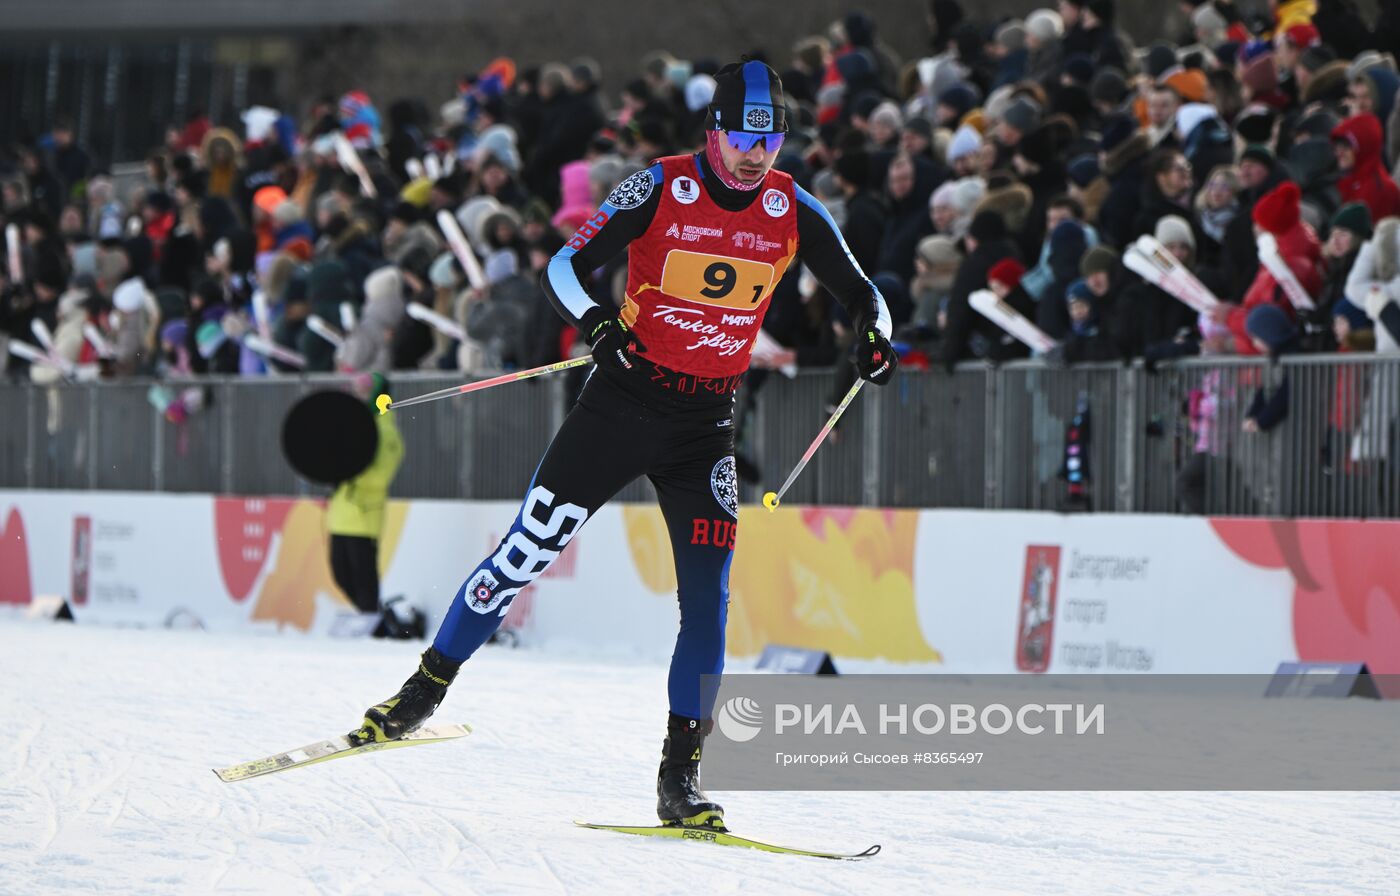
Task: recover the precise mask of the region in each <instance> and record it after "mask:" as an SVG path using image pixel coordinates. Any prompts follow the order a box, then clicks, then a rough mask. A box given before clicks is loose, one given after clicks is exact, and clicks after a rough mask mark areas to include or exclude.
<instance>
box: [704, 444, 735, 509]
mask: <svg viewBox="0 0 1400 896" xmlns="http://www.w3.org/2000/svg"><path fill="white" fill-rule="evenodd" d="M710 491H711V492H712V493H713V494H714V496H715V500H716V501H718V502H719V506H720V507H723V508H724V510H725V512H726V513H728V514H729V515H730V516H732V517H734V518H735V519H738V518H739V482H738V480H737V479H736V478H735V476H734V457H733V456H732V455H731V456H729V457H721V458H720V459H719V463H717V464H715V468H714V469H713V470H711V471H710Z"/></svg>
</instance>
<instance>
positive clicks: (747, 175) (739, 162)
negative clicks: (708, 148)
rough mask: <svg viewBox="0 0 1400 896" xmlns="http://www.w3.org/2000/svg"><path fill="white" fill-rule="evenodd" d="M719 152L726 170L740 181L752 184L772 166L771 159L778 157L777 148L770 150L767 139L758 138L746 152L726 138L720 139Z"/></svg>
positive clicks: (760, 178) (765, 174)
mask: <svg viewBox="0 0 1400 896" xmlns="http://www.w3.org/2000/svg"><path fill="white" fill-rule="evenodd" d="M719 154H720V158H721V159H723V160H724V167H725V170H726V171H728V172H729V173H730V174H731V175H733V176H734V177H735V178H736V179H737V180H738V181H739V182H740V183H744V184H754V183H758V182H759V181H760V180H762V179H763V178H764V177H766V176H767V174H768V169H770V168H772V167H773V160H774V159H776V158H777V157H778V149H777V148H774V149H772V150H770V149H768V148H767V141H764V140H759V141H758V142H757V143H755V144H754V145H753V147H752V148H750V149H749V151H748V152H741V151H740V150H738V149H735V148H734V147H733V146H732V145H730V143H729V141H728V140H720V141H719Z"/></svg>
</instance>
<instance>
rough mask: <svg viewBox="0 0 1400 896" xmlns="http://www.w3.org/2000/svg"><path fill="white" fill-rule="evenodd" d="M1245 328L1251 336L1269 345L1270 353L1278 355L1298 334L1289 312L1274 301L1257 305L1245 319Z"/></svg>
mask: <svg viewBox="0 0 1400 896" xmlns="http://www.w3.org/2000/svg"><path fill="white" fill-rule="evenodd" d="M1244 328H1245V331H1246V332H1247V333H1249V335H1250V336H1253V337H1254V338H1255V339H1258V340H1259V341H1260V342H1263V343H1264V344H1265V345H1267V346H1268V347H1269V354H1270V355H1273V356H1275V357H1277V356H1278V355H1279V354H1280V353H1282V352H1283V350H1284V349H1285V348H1287V347H1288V344H1289V343H1290V342H1292V341H1293V340H1294V338H1295V337H1296V336H1297V335H1298V333H1297V331H1296V330H1294V329H1293V322H1292V321H1291V320H1289V319H1288V314H1287V313H1286V312H1285V311H1284V310H1283V309H1282V308H1280V307H1279V306H1277V305H1274V304H1272V303H1268V304H1264V305H1256V306H1255V307H1254V310H1252V311H1250V312H1249V315H1248V316H1247V317H1246V318H1245V319H1244Z"/></svg>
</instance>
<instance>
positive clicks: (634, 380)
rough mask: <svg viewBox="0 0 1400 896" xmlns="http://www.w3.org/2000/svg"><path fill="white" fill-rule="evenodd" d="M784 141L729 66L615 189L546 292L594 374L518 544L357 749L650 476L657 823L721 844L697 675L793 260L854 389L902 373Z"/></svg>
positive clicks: (779, 114)
mask: <svg viewBox="0 0 1400 896" xmlns="http://www.w3.org/2000/svg"><path fill="white" fill-rule="evenodd" d="M786 131H787V111H786V108H785V107H784V105H783V94H782V83H781V81H779V79H778V75H777V73H776V72H774V71H773V70H772V69H771V68H769V67H768V66H767V65H765V64H763V63H761V62H757V61H746V62H742V63H734V64H730V65H727V66H725V67H724V68H723V69H721V70H720V72H719V73H718V74H716V75H715V93H714V97H713V101H712V103H711V105H710V107H709V110H708V116H707V120H706V141H705V148H704V149H703V150H702V151H700V152H697V153H694V154H692V155H680V156H669V157H665V158H661V159H658V160H656V161H655V162H654V163H653V164H652V165H651V166H650V167H649V168H646V169H644V170H641V171H638V172H636V173H635V174H633V175H631V176H630V177H628V178H627V179H625V180H624V181H622V183H621V184H619V185H618V186H617V188H616V189H614V190H613V191H612V193H611V194H610V195H609V196H608V198H607V200H606V201H605V202H604V203H603V205H602V207H601V208H600V209H598V211H597V212H596V213H595V214H594V215H593V216H592V217H590V218H589V219H588V220H587V221H586V222H585V223H584V224H583V226H581V227H580V228H579V229H578V232H577V233H575V235H574V236H573V238H572V239H570V240H569V241H568V243H567V244H566V245H565V246H564V248H562V249H560V250H559V252H558V254H556V255H555V256H554V258H553V259H552V260H551V261H550V263H549V266H548V267H547V269H546V270H545V273H544V276H543V282H544V287H545V291H546V293H547V294H548V295H549V298H550V301H551V302H552V304H553V305H554V306H555V309H556V310H557V311H558V312H559V313H560V314H561V315H562V316H563V317H564V319H565V320H567V321H569V322H570V323H572V324H573V325H574V326H575V327H577V328H578V329H579V331H580V332H581V333H582V334H583V335H584V337H585V338H586V339H587V341H588V344H589V345H590V347H591V349H592V354H593V359H594V361H595V369H594V370H593V372H592V375H591V376H590V378H589V380H588V382H587V384H586V386H585V387H584V390H583V393H582V395H581V396H580V398H579V401H578V405H577V406H576V407H575V408H574V409H573V410H572V411H571V412H570V413H569V415H568V417H567V418H566V419H565V421H564V423H563V425H562V426H561V427H560V429H559V432H558V433H557V434H556V435H555V437H554V441H553V442H552V443H551V444H550V446H549V448H548V450H547V451H546V452H545V455H544V459H543V460H542V461H541V462H540V465H539V468H538V470H537V471H536V473H535V478H534V481H533V482H531V483H530V487H529V489H528V492H527V494H526V496H525V502H524V504H523V506H522V507H521V509H520V512H519V514H518V515H517V516H516V518H515V522H514V524H513V525H512V526H511V528H510V532H509V533H508V534H507V535H506V536H505V538H503V539H502V540H501V543H500V546H499V547H498V548H497V550H496V552H495V553H494V554H492V555H491V556H490V557H488V558H487V559H486V560H484V561H483V562H482V563H481V564H480V565H479V566H477V568H476V569H475V570H474V571H473V572H472V573H471V575H469V576H468V577H467V579H466V581H465V582H464V583H463V584H462V587H461V589H460V590H459V591H458V592H457V596H456V598H455V599H454V600H453V601H452V606H451V608H450V609H449V610H448V612H447V617H446V618H445V619H444V620H443V623H442V627H441V628H440V629H439V630H438V633H437V636H436V638H435V639H434V641H433V645H432V647H430V648H429V649H428V650H427V651H425V652H424V654H423V657H422V662H421V663H420V664H419V667H418V671H417V672H415V673H414V674H413V676H412V677H410V678H409V679H408V681H406V682H405V683H404V685H403V688H402V689H401V690H400V691H399V692H398V693H397V694H396V695H394V696H393V697H391V698H390V699H388V700H386V701H384V702H383V703H380V704H378V705H377V706H374V707H372V708H370V709H369V710H368V711H366V713H365V717H364V722H363V726H362V727H361V728H359V729H358V730H357V731H355V732H352V734H351V740H352V741H353V742H355V743H367V742H370V741H387V740H393V739H395V738H398V737H401V736H403V735H405V734H407V733H409V732H411V731H413V730H414V729H416V728H417V727H418V726H420V725H421V724H423V722H424V721H425V720H426V719H427V718H428V717H429V716H430V715H431V714H432V713H433V711H434V710H436V709H437V707H438V704H439V703H441V702H442V699H443V696H444V695H445V694H446V691H447V687H448V685H450V684H451V683H452V681H453V679H454V678H455V677H456V675H457V671H458V669H459V668H460V667H461V665H462V663H463V661H465V660H466V659H467V658H468V657H470V656H471V655H472V654H473V653H474V652H475V651H476V649H477V648H478V647H480V646H481V645H482V644H483V643H485V642H486V640H487V639H488V638H489V637H490V636H491V634H492V632H494V631H495V630H496V628H497V627H498V626H499V625H500V623H501V619H502V617H504V616H505V614H506V611H507V609H508V608H509V606H510V602H511V599H512V598H513V597H514V596H515V595H516V594H517V593H519V592H520V590H521V589H522V588H524V587H525V586H526V585H528V584H530V583H531V582H533V581H534V580H535V579H536V578H538V577H539V575H540V574H541V573H543V572H544V570H545V569H546V567H548V566H549V564H550V562H551V561H552V560H554V558H556V557H558V556H559V553H560V552H561V551H562V550H563V549H564V547H565V545H567V544H568V543H569V541H570V540H571V539H572V538H573V537H574V536H575V535H577V534H578V531H579V529H581V528H582V527H583V524H584V523H585V522H587V520H588V518H589V517H590V516H592V515H593V514H594V513H595V512H596V511H597V510H598V508H599V507H601V506H603V504H605V503H606V502H607V501H608V500H609V499H610V498H611V497H612V496H613V495H615V494H616V493H617V492H618V491H619V490H620V489H622V488H623V487H624V486H625V485H627V483H629V482H630V481H632V480H633V479H635V478H636V477H637V476H640V475H642V474H646V475H647V476H648V477H649V478H650V479H651V481H652V483H653V485H654V486H655V487H656V493H657V497H658V500H659V502H660V505H661V511H662V514H663V515H664V517H665V519H666V525H667V529H668V531H669V533H670V537H671V549H672V552H673V556H674V560H675V566H676V578H677V580H678V583H679V588H678V592H679V600H680V616H681V623H680V633H679V635H678V637H677V638H676V647H675V652H674V653H673V654H672V657H671V668H670V675H669V680H668V690H669V697H670V710H671V711H670V716H669V719H668V721H667V725H666V733H667V736H666V738H665V740H664V742H663V747H662V759H661V767H660V770H659V772H658V775H657V784H656V790H657V814H658V815H659V816H660V818H661V821H662V822H663V823H665V824H680V825H685V826H708V827H711V828H717V829H723V827H724V825H723V810H722V809H721V807H720V806H719V805H717V804H716V803H714V802H711V801H710V800H708V799H707V798H706V796H705V794H704V793H703V792H702V791H701V790H700V783H699V766H700V754H701V748H702V745H703V742H704V739H705V736H706V735H707V734H708V733H709V731H710V729H711V728H712V727H713V724H714V723H713V720H712V718H711V713H712V710H713V705H714V699H715V694H714V693H713V692H711V693H708V694H702V692H701V676H702V675H706V674H714V675H717V674H718V673H719V672H720V671H721V670H722V669H723V667H724V627H725V618H726V614H727V610H728V601H729V584H728V579H729V565H730V561H731V559H732V556H733V551H734V545H735V535H736V533H737V524H738V518H739V503H738V488H737V484H736V480H735V468H734V430H733V413H734V392H735V389H736V388H737V387H738V386H739V383H740V381H741V379H742V377H743V375H744V372H745V370H747V368H748V364H749V355H750V353H751V352H752V350H753V344H754V339H755V337H756V336H757V334H758V330H759V326H760V324H761V323H762V321H763V315H764V312H765V311H766V310H767V307H768V302H769V298H770V296H771V295H772V293H773V289H774V287H776V286H777V284H778V281H779V280H780V279H781V278H782V276H783V274H784V272H786V271H787V270H788V268H789V266H791V265H792V263H793V262H794V261H795V259H796V258H797V252H798V249H799V247H800V248H801V250H802V259H803V261H804V262H805V263H806V264H807V266H808V267H809V268H810V269H811V271H812V273H813V274H815V275H816V277H817V279H818V280H820V281H821V283H822V284H823V285H824V286H825V287H826V289H827V290H828V291H829V292H831V294H832V295H833V296H835V297H836V298H837V300H838V301H839V302H840V303H841V305H842V306H843V307H844V308H845V311H846V313H847V315H848V316H849V319H850V321H851V324H852V326H853V329H854V332H855V334H856V351H855V364H856V367H857V369H858V372H859V374H860V375H861V376H862V377H863V378H865V379H866V380H868V381H870V382H873V383H876V384H880V385H883V384H885V383H888V382H889V381H890V380H891V379H892V378H893V375H894V371H895V367H896V366H897V364H898V359H897V357H896V356H895V354H894V351H893V350H892V349H891V347H890V343H889V335H890V318H889V313H888V311H887V310H886V308H885V303H884V299H883V298H882V297H881V296H880V293H879V291H878V290H877V289H876V288H875V286H874V285H873V284H872V283H871V282H870V280H869V279H867V278H866V276H865V274H864V273H862V272H861V270H860V267H859V266H858V265H857V264H856V262H855V259H854V258H853V257H852V255H851V253H850V250H849V249H848V248H847V247H846V243H845V241H844V240H842V238H841V234H840V231H839V230H838V229H837V227H836V225H835V223H834V222H833V220H832V218H831V216H830V215H829V214H828V213H827V212H826V210H825V209H824V208H823V207H822V205H821V204H820V203H819V202H818V201H817V200H816V199H814V198H813V197H812V196H811V195H810V194H809V193H808V192H807V191H805V190H803V189H802V188H801V187H799V186H797V185H796V184H795V183H794V182H793V180H792V178H791V177H790V176H789V175H787V174H784V173H782V172H778V171H773V170H772V166H773V162H774V160H775V159H776V158H777V155H778V150H779V148H780V147H781V146H782V144H783V137H784V134H785V133H786ZM624 248H626V249H627V250H628V268H629V270H628V282H627V299H626V303H625V305H624V306H623V307H622V309H621V310H620V313H619V312H618V310H617V309H615V308H614V307H612V303H611V302H605V303H604V304H601V305H600V304H599V303H598V302H596V301H594V300H593V299H592V298H591V297H590V296H589V295H588V293H587V292H586V291H585V290H584V287H583V285H582V282H581V281H582V280H583V279H584V278H585V277H587V275H588V274H589V272H591V271H593V270H595V269H597V268H600V267H602V266H603V265H604V264H605V263H606V262H608V261H609V260H611V259H612V258H614V257H615V256H616V255H617V253H619V252H621V251H622V250H623V249H624Z"/></svg>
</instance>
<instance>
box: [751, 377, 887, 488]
mask: <svg viewBox="0 0 1400 896" xmlns="http://www.w3.org/2000/svg"><path fill="white" fill-rule="evenodd" d="M864 385H865V380H861V379H858V380H856V382H855V385H853V386H851V391H849V392H847V393H846V397H845V398H843V399H841V403H840V404H838V405H837V406H836V410H835V411H833V412H832V413H831V419H830V420H828V421H826V425H825V426H823V427H822V431H821V432H819V433H817V437H816V438H815V439H813V440H812V444H810V445H808V446H807V450H806V451H805V452H803V454H802V459H801V460H799V461H798V462H797V466H796V467H794V468H793V470H792V472H791V473H789V474H788V478H787V481H786V482H784V483H783V487H782V488H780V489H778V490H777V491H776V492H769V493H768V494H766V495H764V496H763V506H764V507H767V508H768V510H769V511H770V512H771V511H774V510H777V509H778V502H779V501H781V500H782V499H783V495H785V494H787V490H788V488H789V487H791V485H792V482H793V480H794V479H796V478H797V474H798V473H801V472H802V468H803V467H805V466H807V461H809V460H811V459H812V455H814V454H816V453H817V449H818V448H820V447H821V444H822V442H823V441H824V440H825V439H826V436H827V433H829V432H831V430H832V428H833V427H835V426H836V421H837V420H840V419H841V415H842V414H844V413H845V412H846V408H848V407H850V405H851V402H852V401H853V400H855V397H856V393H857V392H859V391H860V387H861V386H864Z"/></svg>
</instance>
